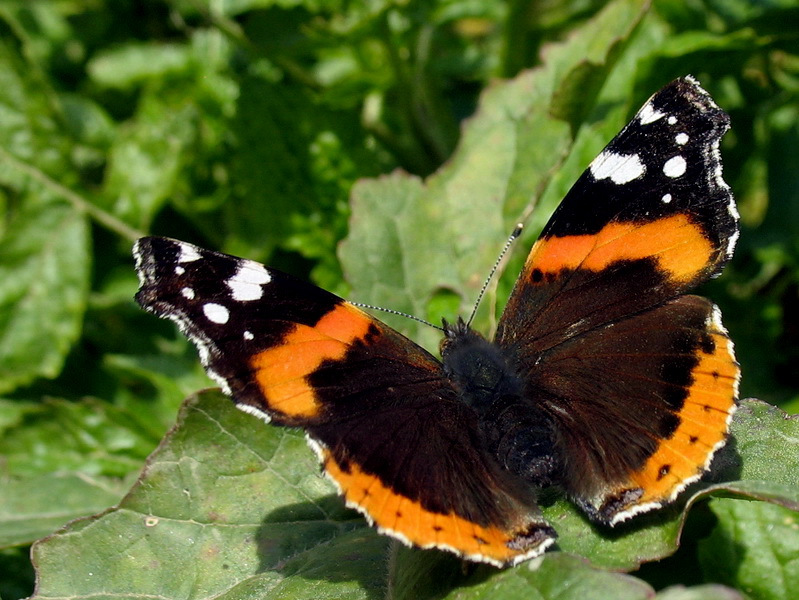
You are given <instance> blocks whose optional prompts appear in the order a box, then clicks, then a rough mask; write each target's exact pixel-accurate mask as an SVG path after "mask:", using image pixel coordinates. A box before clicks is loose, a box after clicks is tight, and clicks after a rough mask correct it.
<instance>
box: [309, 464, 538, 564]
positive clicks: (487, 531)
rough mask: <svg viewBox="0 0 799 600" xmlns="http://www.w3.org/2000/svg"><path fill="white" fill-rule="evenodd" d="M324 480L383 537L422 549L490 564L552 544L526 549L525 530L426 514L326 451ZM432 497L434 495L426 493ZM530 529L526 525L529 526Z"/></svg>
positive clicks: (449, 516)
mask: <svg viewBox="0 0 799 600" xmlns="http://www.w3.org/2000/svg"><path fill="white" fill-rule="evenodd" d="M323 464H324V467H325V471H326V473H327V475H328V476H329V477H330V478H331V479H332V480H333V481H335V482H336V484H337V485H338V487H339V490H340V491H341V493H342V494H344V497H345V498H346V500H347V505H348V506H351V507H355V508H358V509H359V510H360V511H361V512H363V513H364V514H366V515H367V516H368V517H369V519H370V520H371V521H372V522H373V524H374V525H376V526H377V527H378V529H379V530H380V531H381V532H383V533H388V534H390V535H393V536H394V537H397V538H398V539H400V540H402V541H403V542H405V543H407V544H413V545H415V546H419V547H421V548H432V547H437V548H447V549H450V550H455V551H457V552H458V553H459V554H462V555H465V556H467V557H471V558H473V559H478V560H485V558H488V559H489V561H488V562H493V563H495V564H509V563H513V562H514V559H517V558H518V557H521V556H525V557H526V558H529V557H530V556H532V555H535V554H537V553H538V552H537V551H536V550H540V551H541V552H543V550H544V549H545V548H546V547H547V546H549V545H550V544H551V543H552V538H547V539H545V540H536V541H535V543H531V544H530V545H525V540H524V539H523V536H524V535H525V531H524V530H525V525H524V524H523V523H519V524H518V526H513V527H509V528H507V529H504V528H501V527H499V526H495V525H491V524H488V525H485V526H482V525H479V524H477V523H473V522H471V521H469V520H467V519H464V518H462V517H460V516H458V515H456V514H454V513H449V514H440V513H436V512H432V511H429V510H427V509H425V508H424V507H423V506H422V504H421V503H420V502H417V501H415V500H412V499H410V498H407V497H405V496H402V495H400V494H398V493H397V492H395V491H394V490H392V489H391V488H390V487H389V486H387V485H386V484H384V483H383V482H382V481H381V480H380V479H379V478H378V477H376V476H374V475H370V474H368V473H365V472H364V471H362V470H361V469H360V468H359V467H358V466H357V465H356V464H355V463H353V462H350V463H349V465H348V467H347V468H346V469H345V468H342V466H341V465H339V464H338V462H336V460H335V459H334V458H333V456H332V454H331V453H330V451H329V450H327V449H325V450H324V451H323ZM430 491H431V492H432V491H433V490H430ZM528 526H529V524H528Z"/></svg>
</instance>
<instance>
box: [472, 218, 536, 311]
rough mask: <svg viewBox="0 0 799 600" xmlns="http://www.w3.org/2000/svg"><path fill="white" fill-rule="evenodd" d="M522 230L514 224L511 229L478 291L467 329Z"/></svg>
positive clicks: (518, 224) (521, 226)
mask: <svg viewBox="0 0 799 600" xmlns="http://www.w3.org/2000/svg"><path fill="white" fill-rule="evenodd" d="M523 228H524V225H522V224H521V223H516V227H515V228H514V229H513V232H512V233H511V234H510V237H509V238H508V241H507V242H505V246H504V247H503V248H502V252H500V253H499V257H497V260H496V262H495V263H494V266H493V267H491V272H490V273H489V274H488V277H486V280H485V283H484V284H483V288H482V289H481V290H480V294H479V295H478V296H477V301H476V302H475V303H474V308H473V309H472V314H471V316H470V317H469V320H468V321H467V322H466V326H467V327H468V326H470V325H471V324H472V320H473V319H474V316H475V315H476V314H477V307H478V306H480V302H481V301H482V300H483V296H484V295H485V293H486V290H487V289H488V285H489V284H490V283H491V280H492V279H493V278H494V275H495V274H496V272H497V269H499V265H500V264H501V263H502V259H503V258H505V255H506V254H507V253H508V250H510V247H511V246H512V245H513V242H515V241H516V238H518V237H519V236H520V235H521V234H522V229H523Z"/></svg>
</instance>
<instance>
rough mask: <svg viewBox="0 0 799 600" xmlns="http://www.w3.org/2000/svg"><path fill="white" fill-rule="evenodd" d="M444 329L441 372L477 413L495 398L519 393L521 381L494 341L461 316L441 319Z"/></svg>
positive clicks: (484, 409) (483, 410)
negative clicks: (454, 320) (449, 321)
mask: <svg viewBox="0 0 799 600" xmlns="http://www.w3.org/2000/svg"><path fill="white" fill-rule="evenodd" d="M444 332H445V337H444V339H443V340H442V341H441V358H442V360H443V362H444V373H445V374H446V375H447V377H448V378H449V379H450V380H451V381H452V382H453V384H454V385H455V387H456V388H457V390H458V391H459V392H460V397H461V400H462V401H463V402H465V403H466V404H468V405H469V406H471V407H472V408H473V409H474V410H475V411H477V413H478V414H479V415H480V416H481V417H482V416H484V415H485V414H486V412H487V411H489V410H490V408H491V404H492V403H493V402H494V401H495V400H496V399H497V398H501V397H503V396H514V397H520V396H521V394H522V384H521V381H520V379H519V378H518V376H517V375H516V373H515V372H514V371H513V370H512V369H511V368H510V366H509V364H508V360H507V358H506V357H505V356H504V353H503V352H502V350H501V349H500V348H499V347H498V346H497V345H495V344H492V343H491V342H489V341H488V340H487V339H485V338H484V337H483V336H481V335H480V334H479V333H477V332H476V331H473V330H472V329H470V328H469V326H468V325H467V324H466V323H465V322H464V321H463V320H462V319H458V321H457V322H455V323H453V324H449V323H447V322H446V321H444Z"/></svg>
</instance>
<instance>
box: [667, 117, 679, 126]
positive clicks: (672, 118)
mask: <svg viewBox="0 0 799 600" xmlns="http://www.w3.org/2000/svg"><path fill="white" fill-rule="evenodd" d="M668 122H669V125H674V124H675V123H676V122H677V117H675V116H674V115H671V116H670V117H669V118H668Z"/></svg>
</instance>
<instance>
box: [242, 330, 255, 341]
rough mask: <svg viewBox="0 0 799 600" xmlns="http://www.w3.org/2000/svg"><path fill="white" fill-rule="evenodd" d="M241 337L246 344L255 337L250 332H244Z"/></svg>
mask: <svg viewBox="0 0 799 600" xmlns="http://www.w3.org/2000/svg"><path fill="white" fill-rule="evenodd" d="M243 335H244V339H245V340H247V341H248V342H249V341H250V340H253V339H255V336H254V335H253V334H252V331H245V332H244V334H243Z"/></svg>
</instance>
